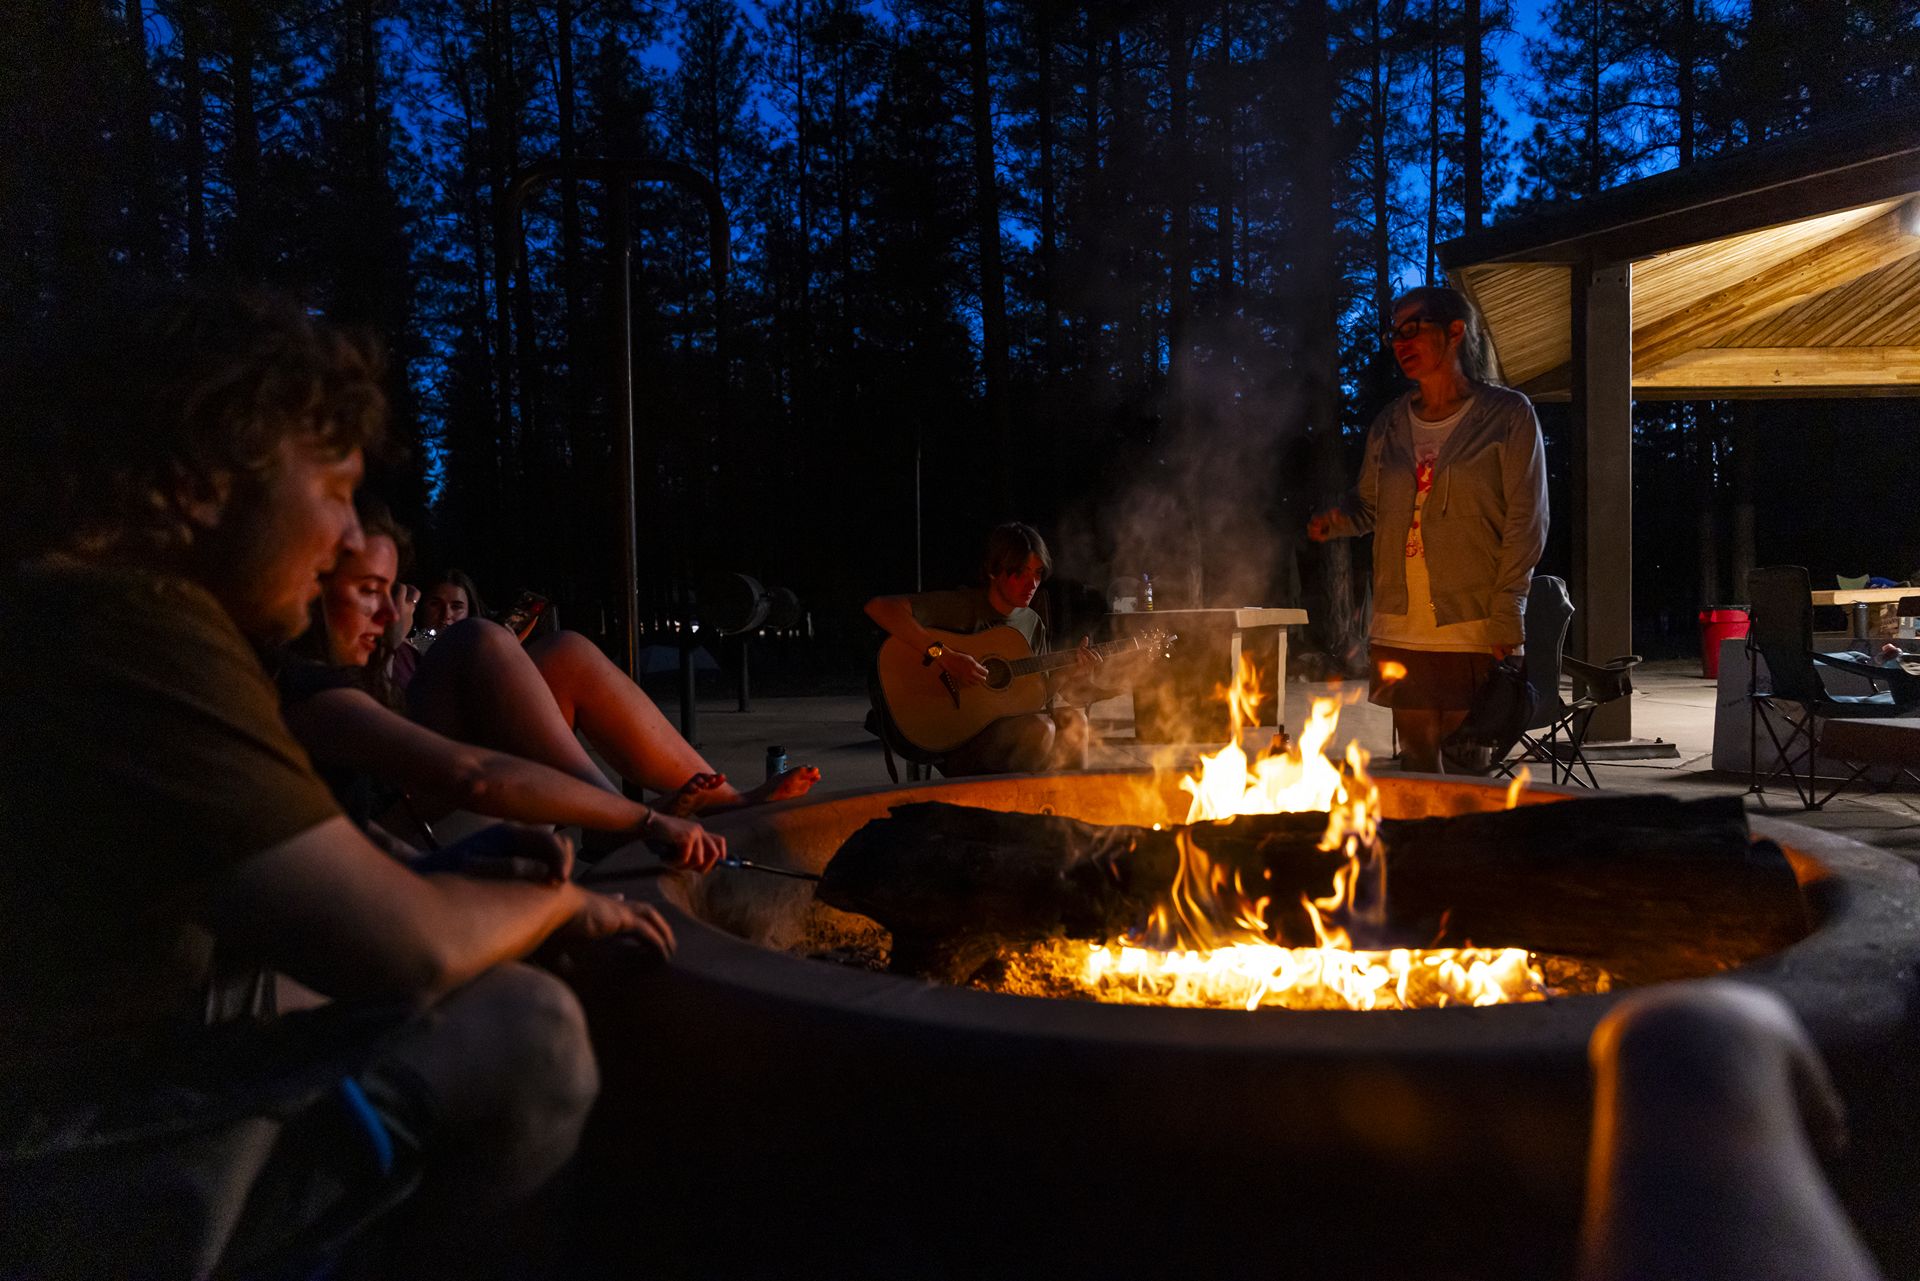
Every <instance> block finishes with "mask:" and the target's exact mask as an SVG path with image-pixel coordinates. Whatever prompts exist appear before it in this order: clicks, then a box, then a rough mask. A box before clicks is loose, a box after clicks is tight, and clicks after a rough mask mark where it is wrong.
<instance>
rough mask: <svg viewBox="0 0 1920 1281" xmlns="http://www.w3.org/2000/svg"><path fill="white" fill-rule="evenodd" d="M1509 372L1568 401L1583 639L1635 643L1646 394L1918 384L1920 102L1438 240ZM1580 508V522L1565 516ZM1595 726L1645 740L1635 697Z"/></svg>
mask: <svg viewBox="0 0 1920 1281" xmlns="http://www.w3.org/2000/svg"><path fill="white" fill-rule="evenodd" d="M1439 255H1440V261H1441V263H1442V264H1443V265H1444V266H1445V268H1446V271H1447V277H1448V279H1449V281H1451V282H1452V283H1453V284H1455V285H1456V286H1458V287H1459V288H1461V289H1462V290H1464V291H1465V292H1466V293H1467V294H1468V295H1469V296H1470V297H1471V298H1472V299H1473V300H1474V302H1475V303H1476V304H1477V305H1478V306H1479V308H1480V309H1481V311H1482V313H1483V314H1484V315H1485V317H1486V320H1487V325H1488V328H1489V330H1490V333H1491V336H1492V339H1493V346H1494V350H1495V354H1496V357H1497V360H1498V363H1499V366H1500V371H1501V376H1502V378H1503V380H1504V381H1505V382H1507V383H1508V384H1510V385H1512V386H1514V387H1517V388H1519V389H1520V390H1522V391H1524V392H1526V393H1527V394H1528V395H1530V396H1532V397H1533V398H1534V399H1535V400H1541V401H1556V400H1558V401H1571V402H1572V407H1573V417H1572V422H1573V441H1574V446H1573V447H1574V450H1575V455H1574V458H1573V492H1574V498H1573V506H1574V510H1573V512H1572V513H1571V514H1570V515H1571V520H1572V522H1573V523H1572V532H1573V566H1572V577H1571V582H1570V584H1569V586H1570V587H1571V589H1572V592H1573V596H1574V603H1575V605H1576V607H1577V608H1578V611H1579V612H1578V613H1577V614H1576V615H1575V635H1574V638H1573V640H1572V641H1571V647H1572V648H1573V649H1574V650H1575V651H1576V652H1578V653H1580V654H1582V655H1584V656H1585V657H1588V658H1590V659H1594V660H1597V661H1604V660H1605V659H1607V658H1610V657H1612V656H1614V655H1616V654H1625V653H1628V652H1630V651H1632V649H1633V648H1634V646H1633V575H1632V564H1633V402H1634V400H1635V399H1636V398H1637V399H1646V400H1704V399H1709V398H1711V399H1738V398H1742V397H1761V396H1771V397H1797V398H1824V397H1842V396H1889V395H1892V396H1906V395H1915V394H1920V116H1916V115H1914V113H1911V112H1906V113H1901V114H1898V115H1896V114H1893V113H1877V114H1874V115H1870V116H1861V117H1855V118H1850V119H1847V120H1843V121H1836V122H1833V123H1831V124H1828V125H1825V126H1822V127H1821V128H1819V129H1815V130H1809V131H1807V132H1805V133H1801V134H1795V135H1792V136H1789V137H1785V138H1780V139H1777V140H1774V141H1770V142H1766V143H1762V144H1759V145H1756V146H1752V147H1748V148H1745V149H1743V150H1740V151H1736V152H1730V153H1727V154H1724V155H1720V156H1716V157H1714V158H1712V159H1710V160H1704V161H1701V162H1698V163H1696V164H1694V165H1691V166H1688V167H1687V168H1685V169H1675V170H1670V171H1668V172H1666V173H1661V174H1656V175H1654V176H1652V177H1650V178H1643V179H1640V180H1639V181H1636V182H1631V183H1626V184H1624V185H1622V186H1618V187H1614V188H1611V189H1609V190H1607V191H1604V192H1601V193H1599V194H1598V195H1594V196H1589V197H1586V198H1584V199H1579V200H1574V201H1569V202H1566V203H1563V204H1559V205H1555V206H1552V207H1549V208H1547V209H1543V210H1540V211H1538V212H1536V213H1532V214H1529V215H1526V216H1524V217H1519V218H1514V219H1511V220H1509V221H1506V222H1502V223H1500V224H1499V225H1498V226H1495V227H1491V228H1488V229H1486V230H1484V231H1480V232H1475V233H1472V234H1469V235H1465V236H1461V237H1458V238H1457V239H1454V240H1451V241H1449V242H1447V243H1446V244H1444V245H1442V246H1440V249H1439ZM1560 518H1561V519H1565V518H1566V517H1560ZM1591 734H1592V737H1593V738H1595V739H1602V738H1605V739H1625V738H1629V737H1631V735H1632V723H1631V712H1630V700H1627V699H1621V700H1619V701H1618V702H1615V703H1612V704H1609V705H1608V706H1606V707H1604V708H1602V709H1601V714H1600V715H1599V716H1597V717H1596V718H1595V720H1594V724H1593V726H1592V730H1591Z"/></svg>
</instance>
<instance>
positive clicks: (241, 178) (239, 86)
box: [227, 0, 264, 276]
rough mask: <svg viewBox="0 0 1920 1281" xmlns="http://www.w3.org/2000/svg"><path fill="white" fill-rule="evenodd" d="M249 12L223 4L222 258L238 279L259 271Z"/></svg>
mask: <svg viewBox="0 0 1920 1281" xmlns="http://www.w3.org/2000/svg"><path fill="white" fill-rule="evenodd" d="M254 23H255V17H254V10H253V6H252V5H251V4H249V3H247V0H228V4H227V37H228V45H227V97H228V118H229V121H230V128H231V139H230V141H229V142H228V144H227V185H228V186H229V187H230V188H231V189H232V191H233V223H232V226H231V227H230V228H229V230H228V233H227V258H228V261H230V262H231V263H232V264H233V265H234V267H235V268H236V269H238V270H239V271H240V273H241V274H242V275H245V276H253V275H255V274H256V273H258V272H259V271H260V269H261V268H262V267H263V266H264V263H263V262H262V261H261V259H262V255H263V249H262V244H261V233H262V230H263V228H262V227H261V226H260V217H261V214H260V117H259V107H258V97H257V94H256V91H255V88H254V83H253V73H254V63H255V60H256V55H257V48H256V45H255V36H256V34H257V29H256V27H255V25H254Z"/></svg>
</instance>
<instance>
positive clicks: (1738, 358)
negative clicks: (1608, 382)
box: [1633, 347, 1920, 390]
mask: <svg viewBox="0 0 1920 1281" xmlns="http://www.w3.org/2000/svg"><path fill="white" fill-rule="evenodd" d="M1633 383H1634V386H1635V388H1642V387H1644V388H1647V389H1650V390H1653V389H1660V388H1668V387H1697V388H1702V389H1706V388H1713V387H1753V388H1769V387H1779V388H1786V387H1806V388H1821V387H1909V388H1912V389H1914V390H1920V347H1707V348H1701V349H1697V350H1694V351H1689V352H1684V353H1682V354H1681V355H1679V356H1676V357H1674V358H1673V359H1671V360H1669V361H1666V362H1665V363H1663V364H1662V365H1661V366H1660V367H1659V368H1657V369H1652V370H1647V371H1645V372H1639V371H1636V372H1635V374H1634V378H1633Z"/></svg>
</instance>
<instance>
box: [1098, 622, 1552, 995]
mask: <svg viewBox="0 0 1920 1281" xmlns="http://www.w3.org/2000/svg"><path fill="white" fill-rule="evenodd" d="M1405 675H1406V669H1405V668H1404V667H1402V666H1401V665H1400V664H1398V663H1393V662H1388V663H1383V664H1382V665H1381V676H1382V678H1383V679H1391V680H1397V679H1400V678H1401V677H1404V676H1405ZM1220 693H1221V695H1222V696H1223V697H1225V698H1226V699H1227V702H1228V708H1229V717H1230V720H1231V723H1232V727H1233V738H1232V741H1231V742H1229V743H1228V744H1227V745H1226V746H1225V747H1223V748H1222V749H1221V750H1220V751H1218V752H1215V753H1213V754H1211V755H1206V756H1202V757H1201V758H1200V765H1199V769H1198V770H1197V772H1196V773H1194V774H1192V775H1189V776H1188V777H1186V778H1183V779H1181V780H1180V786H1181V787H1182V788H1183V789H1184V790H1185V791H1186V792H1187V793H1188V794H1189V795H1190V796H1191V797H1192V798H1193V799H1192V801H1191V803H1190V804H1189V806H1188V809H1187V820H1186V821H1187V822H1188V823H1189V824H1192V823H1198V822H1204V821H1208V820H1221V819H1230V818H1232V817H1234V816H1236V815H1241V814H1280V813H1299V812H1303V811H1312V810H1325V811H1326V812H1327V829H1326V832H1325V834H1324V835H1323V836H1322V838H1321V840H1320V848H1321V849H1323V850H1328V851H1334V850H1338V851H1341V852H1343V853H1344V854H1345V855H1346V865H1345V866H1344V867H1342V868H1341V869H1340V870H1339V871H1338V872H1336V873H1335V875H1334V878H1333V886H1332V889H1331V891H1330V892H1329V893H1328V894H1327V895H1326V896H1325V897H1322V898H1317V899H1316V898H1311V897H1305V896H1303V900H1302V902H1303V906H1304V907H1305V909H1306V911H1307V914H1308V918H1309V919H1310V921H1311V922H1312V925H1313V930H1314V936H1315V944H1316V945H1315V946H1313V947H1303V948H1287V947H1280V946H1278V945H1276V944H1274V943H1272V942H1271V941H1270V940H1269V935H1268V926H1267V909H1268V907H1269V906H1270V900H1269V899H1267V898H1265V897H1260V896H1256V895H1255V894H1254V893H1253V892H1251V891H1250V890H1249V889H1248V888H1247V887H1246V886H1244V885H1242V884H1240V881H1239V876H1238V874H1237V873H1229V871H1228V870H1227V869H1226V868H1223V867H1221V866H1219V865H1217V864H1215V863H1214V862H1213V860H1211V859H1209V858H1208V857H1207V855H1206V852H1205V851H1204V850H1203V849H1201V848H1200V846H1199V845H1198V843H1197V842H1196V841H1195V840H1194V839H1193V832H1192V831H1191V830H1188V831H1183V832H1181V833H1180V834H1179V835H1178V838H1177V841H1178V848H1179V851H1180V865H1179V868H1178V870H1177V872H1176V874H1175V878H1174V884H1173V888H1172V890H1171V891H1170V892H1169V894H1168V897H1167V899H1166V901H1165V902H1163V903H1161V904H1159V905H1158V906H1156V907H1155V909H1154V910H1153V912H1152V914H1151V916H1150V918H1149V920H1148V922H1147V928H1146V929H1145V930H1144V931H1143V932H1142V935H1141V937H1140V938H1139V939H1138V940H1137V941H1134V942H1123V943H1118V944H1110V945H1108V946H1106V947H1095V948H1091V949H1089V951H1088V954H1087V957H1086V961H1085V964H1084V966H1083V967H1082V970H1081V974H1080V981H1081V983H1082V985H1083V986H1084V987H1086V988H1087V989H1089V990H1091V991H1092V992H1093V993H1094V994H1095V995H1097V996H1100V997H1102V998H1103V999H1108V1000H1140V999H1143V998H1144V999H1149V1000H1157V1001H1161V1002H1164V1003H1166V1004H1170V1005H1205V1006H1240V1007H1242V1008H1244V1009H1249V1010H1251V1009H1257V1008H1259V1007H1260V1006H1262V1005H1277V1006H1283V1007H1286V1008H1290V1009H1348V1010H1373V1009H1410V1008H1416V1007H1426V1006H1445V1005H1461V1004H1466V1005H1494V1004H1498V1003H1501V1002H1505V1001H1525V1000H1538V999H1541V998H1542V997H1543V996H1544V992H1545V981H1544V979H1543V978H1542V976H1541V974H1540V973H1539V971H1538V970H1536V969H1535V968H1534V967H1533V965H1532V963H1531V958H1530V957H1529V956H1528V954H1527V953H1526V952H1525V951H1524V950H1522V949H1518V948H1506V949H1499V950H1495V949H1489V948H1459V949H1439V950H1413V949H1408V948H1376V949H1365V948H1356V947H1355V944H1354V939H1353V931H1354V930H1356V929H1358V930H1360V931H1361V932H1362V933H1363V934H1365V935H1368V936H1372V937H1378V936H1380V935H1381V934H1382V933H1383V932H1384V927H1385V924H1386V857H1385V851H1384V850H1382V849H1381V846H1380V839H1379V831H1380V789H1379V787H1378V786H1377V785H1376V784H1375V783H1374V781H1373V779H1372V777H1371V776H1370V775H1368V773H1367V759H1368V758H1367V753H1366V751H1365V749H1363V748H1362V747H1361V746H1360V745H1359V744H1358V743H1356V742H1349V743H1348V744H1347V750H1346V753H1345V755H1346V768H1345V769H1341V768H1340V767H1338V766H1336V765H1335V764H1334V763H1333V761H1332V760H1331V759H1329V757H1328V755H1327V747H1328V745H1329V744H1330V743H1331V742H1332V740H1333V736H1334V731H1335V729H1336V728H1337V726H1338V723H1339V705H1338V703H1337V702H1335V700H1333V699H1330V698H1322V699H1316V700H1314V703H1313V710H1312V714H1311V715H1310V716H1309V717H1308V720H1307V725H1306V728H1305V729H1304V730H1302V731H1301V734H1300V741H1299V742H1298V743H1297V744H1292V745H1289V746H1288V747H1287V748H1286V750H1285V751H1282V752H1272V751H1270V752H1268V753H1267V754H1265V755H1263V756H1261V757H1260V758H1259V759H1258V760H1254V761H1249V760H1248V758H1247V754H1246V752H1245V750H1244V749H1243V748H1242V747H1241V746H1240V730H1241V727H1242V725H1243V724H1244V723H1246V722H1247V721H1250V720H1252V719H1254V709H1256V708H1257V707H1258V706H1259V688H1258V685H1257V682H1256V680H1255V677H1254V670H1253V667H1252V665H1251V664H1250V663H1247V662H1245V661H1244V660H1243V662H1242V664H1241V668H1240V671H1239V672H1238V673H1237V674H1236V679H1235V681H1234V685H1233V687H1232V688H1231V689H1223V690H1221V691H1220ZM1526 783H1527V777H1526V773H1525V771H1524V770H1523V771H1521V773H1520V775H1519V776H1518V777H1516V778H1515V779H1514V782H1513V785H1512V786H1511V787H1509V788H1508V789H1507V804H1508V806H1509V808H1511V807H1512V806H1513V805H1516V804H1518V803H1519V796H1520V793H1521V792H1522V791H1523V790H1524V789H1525V787H1526Z"/></svg>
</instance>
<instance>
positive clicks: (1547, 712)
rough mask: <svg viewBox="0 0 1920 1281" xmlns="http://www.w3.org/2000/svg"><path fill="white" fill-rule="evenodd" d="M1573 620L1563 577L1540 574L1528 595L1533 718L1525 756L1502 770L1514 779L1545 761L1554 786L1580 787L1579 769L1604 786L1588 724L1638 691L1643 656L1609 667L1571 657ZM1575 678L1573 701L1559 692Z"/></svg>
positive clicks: (1629, 656) (1522, 742)
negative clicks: (1590, 754) (1523, 766)
mask: <svg viewBox="0 0 1920 1281" xmlns="http://www.w3.org/2000/svg"><path fill="white" fill-rule="evenodd" d="M1572 622H1573V601H1572V599H1571V598H1570V597H1568V595H1567V584H1566V581H1565V580H1564V579H1560V578H1556V577H1554V576H1553V575H1552V574H1535V575H1534V576H1533V586H1532V588H1531V589H1530V590H1529V591H1528V592H1527V617H1526V638H1527V654H1526V660H1527V663H1526V665H1527V683H1528V684H1530V685H1532V686H1533V692H1534V697H1535V699H1536V702H1535V704H1534V711H1533V719H1532V722H1531V723H1530V724H1529V725H1528V726H1527V732H1526V733H1524V734H1522V735H1521V736H1520V746H1521V752H1520V755H1519V756H1517V757H1515V758H1514V759H1513V760H1511V761H1508V762H1506V763H1504V764H1503V765H1502V766H1501V767H1500V772H1501V773H1503V774H1506V775H1508V776H1511V775H1512V773H1513V768H1514V766H1516V765H1518V764H1519V763H1520V762H1522V761H1535V762H1539V763H1544V764H1545V765H1546V766H1547V768H1548V778H1549V780H1550V781H1551V782H1553V783H1555V784H1573V785H1581V783H1580V779H1579V777H1577V776H1576V775H1575V773H1574V771H1575V770H1576V769H1578V770H1580V771H1581V772H1582V773H1584V774H1585V775H1586V782H1585V784H1584V786H1587V787H1595V788H1597V787H1599V786H1600V783H1599V780H1597V779H1596V778H1594V776H1593V766H1592V765H1591V764H1589V763H1588V761H1587V753H1586V742H1587V726H1588V725H1589V724H1591V723H1592V721H1593V714H1594V713H1595V712H1597V711H1599V710H1600V709H1601V708H1602V707H1604V706H1606V705H1607V704H1608V703H1611V702H1613V701H1614V700H1615V699H1617V698H1625V697H1626V696H1627V695H1629V694H1631V693H1632V692H1633V677H1632V671H1633V669H1634V668H1635V667H1637V666H1638V665H1639V664H1640V661H1641V660H1640V656H1639V655H1638V654H1627V655H1623V656H1622V657H1620V658H1616V659H1613V660H1612V661H1611V662H1607V663H1588V662H1584V661H1582V660H1581V659H1578V658H1572V657H1569V656H1568V655H1567V653H1566V644H1567V628H1568V626H1569V625H1570V624H1571V623H1572ZM1563 675H1564V676H1567V677H1569V678H1571V680H1572V684H1573V698H1572V700H1571V701H1569V700H1568V699H1567V698H1566V696H1565V695H1563V694H1562V693H1561V690H1560V679H1561V677H1562V676H1563Z"/></svg>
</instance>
